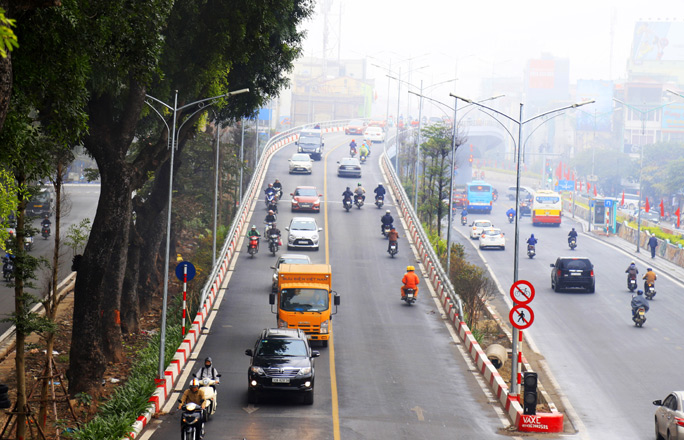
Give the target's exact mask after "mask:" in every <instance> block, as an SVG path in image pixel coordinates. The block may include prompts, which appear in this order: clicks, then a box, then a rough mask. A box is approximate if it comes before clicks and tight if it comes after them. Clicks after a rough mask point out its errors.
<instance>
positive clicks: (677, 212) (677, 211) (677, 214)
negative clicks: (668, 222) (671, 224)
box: [675, 207, 680, 229]
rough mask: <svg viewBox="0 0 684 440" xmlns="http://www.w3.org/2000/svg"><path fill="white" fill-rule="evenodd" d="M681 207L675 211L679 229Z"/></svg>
mask: <svg viewBox="0 0 684 440" xmlns="http://www.w3.org/2000/svg"><path fill="white" fill-rule="evenodd" d="M679 214H680V213H679V207H677V210H676V211H675V215H676V216H677V229H679Z"/></svg>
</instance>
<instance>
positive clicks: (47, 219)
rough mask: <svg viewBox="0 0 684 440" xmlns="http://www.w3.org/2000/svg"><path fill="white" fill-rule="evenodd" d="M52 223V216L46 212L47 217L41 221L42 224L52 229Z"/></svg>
mask: <svg viewBox="0 0 684 440" xmlns="http://www.w3.org/2000/svg"><path fill="white" fill-rule="evenodd" d="M51 225H52V222H51V221H50V216H49V215H47V214H45V217H43V220H42V221H41V222H40V226H42V227H44V228H48V229H50V226H51Z"/></svg>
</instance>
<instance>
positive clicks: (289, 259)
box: [271, 254, 311, 292]
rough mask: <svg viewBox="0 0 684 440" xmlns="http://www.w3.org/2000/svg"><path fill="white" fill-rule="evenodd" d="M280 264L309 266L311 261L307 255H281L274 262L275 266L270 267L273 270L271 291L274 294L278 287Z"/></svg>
mask: <svg viewBox="0 0 684 440" xmlns="http://www.w3.org/2000/svg"><path fill="white" fill-rule="evenodd" d="M281 264H311V259H310V258H309V256H308V255H302V254H283V255H281V256H280V258H278V261H276V264H275V266H271V269H273V285H272V286H271V288H272V290H273V291H274V292H275V291H276V288H277V287H278V272H279V270H280V265H281Z"/></svg>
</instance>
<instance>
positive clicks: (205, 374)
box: [193, 356, 221, 389]
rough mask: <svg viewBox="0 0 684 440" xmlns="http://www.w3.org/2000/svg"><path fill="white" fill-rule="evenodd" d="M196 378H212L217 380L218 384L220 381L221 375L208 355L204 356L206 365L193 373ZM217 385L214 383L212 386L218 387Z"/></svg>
mask: <svg viewBox="0 0 684 440" xmlns="http://www.w3.org/2000/svg"><path fill="white" fill-rule="evenodd" d="M193 376H194V377H195V378H196V379H198V380H200V381H201V380H202V379H211V380H213V381H214V382H216V385H218V383H219V382H220V379H219V377H220V376H221V375H220V374H219V372H218V370H217V369H216V368H214V366H213V365H212V362H211V357H209V356H207V357H206V358H204V366H203V367H201V368H200V369H199V370H197V371H196V372H195V374H194V375H193ZM216 385H212V388H214V389H216Z"/></svg>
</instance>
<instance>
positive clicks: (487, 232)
mask: <svg viewBox="0 0 684 440" xmlns="http://www.w3.org/2000/svg"><path fill="white" fill-rule="evenodd" d="M483 234H485V235H492V236H497V235H500V234H501V230H500V229H485V230H484V231H483Z"/></svg>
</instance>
